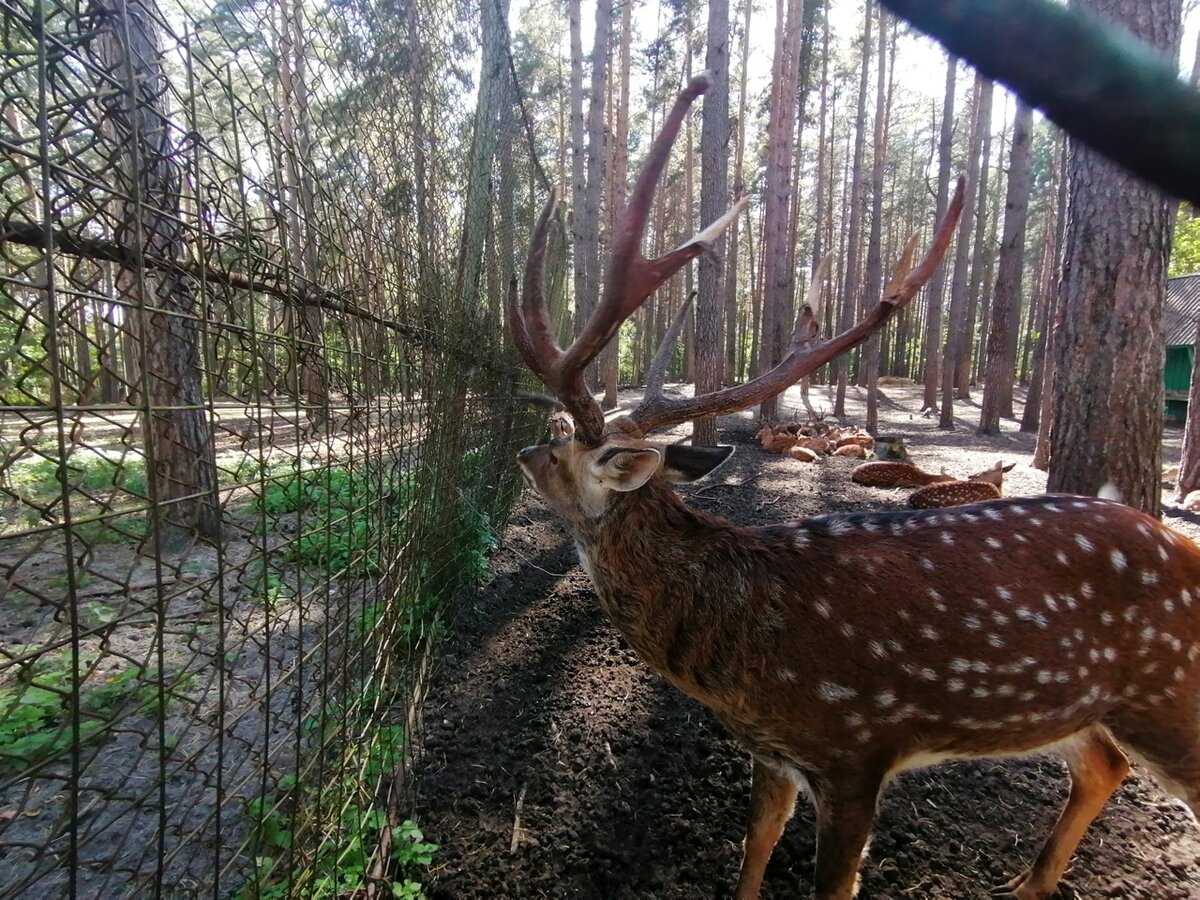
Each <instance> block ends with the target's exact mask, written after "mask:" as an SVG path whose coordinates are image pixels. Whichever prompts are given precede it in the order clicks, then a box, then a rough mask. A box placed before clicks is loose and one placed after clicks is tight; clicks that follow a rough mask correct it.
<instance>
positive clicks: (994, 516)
mask: <svg viewBox="0 0 1200 900" xmlns="http://www.w3.org/2000/svg"><path fill="white" fill-rule="evenodd" d="M983 514H984V515H985V516H986V517H987V518H989V519H991V520H992V521H993V522H999V521H1000V520H1001V519H1002V518H1004V514H1003V513H1001V512H1000V510H998V509H996V508H995V507H994V506H989V507H988V508H987V509H985V510H984V511H983Z"/></svg>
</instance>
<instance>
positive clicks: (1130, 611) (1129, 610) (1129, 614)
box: [1121, 603, 1138, 625]
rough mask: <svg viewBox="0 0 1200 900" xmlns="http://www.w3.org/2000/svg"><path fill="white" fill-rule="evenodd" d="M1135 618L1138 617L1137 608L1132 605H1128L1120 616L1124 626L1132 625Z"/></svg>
mask: <svg viewBox="0 0 1200 900" xmlns="http://www.w3.org/2000/svg"><path fill="white" fill-rule="evenodd" d="M1137 617H1138V608H1137V607H1136V606H1134V605H1133V604H1132V603H1130V604H1129V605H1128V606H1127V607H1125V612H1124V613H1123V614H1122V615H1121V618H1122V619H1124V620H1125V624H1126V625H1130V624H1132V623H1133V620H1134V619H1136V618H1137Z"/></svg>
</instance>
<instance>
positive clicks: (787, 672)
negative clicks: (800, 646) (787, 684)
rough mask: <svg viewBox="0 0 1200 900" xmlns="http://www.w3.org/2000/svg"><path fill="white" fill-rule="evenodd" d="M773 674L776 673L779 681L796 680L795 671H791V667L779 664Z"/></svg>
mask: <svg viewBox="0 0 1200 900" xmlns="http://www.w3.org/2000/svg"><path fill="white" fill-rule="evenodd" d="M775 675H776V677H778V678H779V680H780V681H792V682H794V681H795V680H796V673H795V672H793V671H792V670H791V669H789V668H786V667H784V666H780V667H779V668H778V669H776V670H775Z"/></svg>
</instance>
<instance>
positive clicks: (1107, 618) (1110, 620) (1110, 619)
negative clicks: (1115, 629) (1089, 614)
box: [1100, 609, 1117, 625]
mask: <svg viewBox="0 0 1200 900" xmlns="http://www.w3.org/2000/svg"><path fill="white" fill-rule="evenodd" d="M1100 621H1101V622H1102V623H1104V624H1105V625H1114V624H1116V621H1117V617H1116V616H1114V615H1113V614H1112V613H1110V612H1109V611H1108V610H1107V609H1106V610H1105V611H1104V612H1102V613H1100Z"/></svg>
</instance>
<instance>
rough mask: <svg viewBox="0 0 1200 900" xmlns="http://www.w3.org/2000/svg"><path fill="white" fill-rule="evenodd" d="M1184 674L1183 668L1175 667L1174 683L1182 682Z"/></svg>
mask: <svg viewBox="0 0 1200 900" xmlns="http://www.w3.org/2000/svg"><path fill="white" fill-rule="evenodd" d="M1186 674H1187V673H1186V672H1185V671H1184V670H1183V666H1176V667H1175V680H1176V681H1183V678H1184V676H1185V675H1186Z"/></svg>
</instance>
